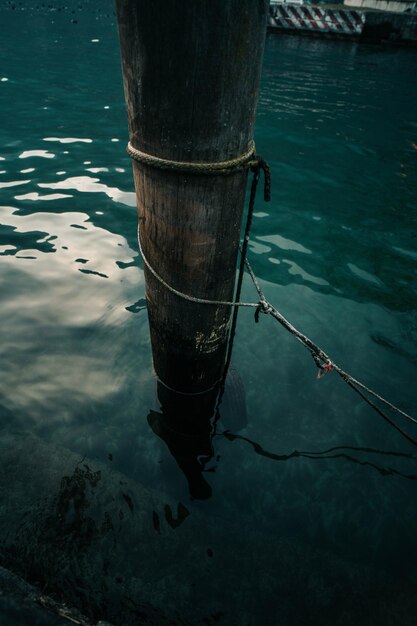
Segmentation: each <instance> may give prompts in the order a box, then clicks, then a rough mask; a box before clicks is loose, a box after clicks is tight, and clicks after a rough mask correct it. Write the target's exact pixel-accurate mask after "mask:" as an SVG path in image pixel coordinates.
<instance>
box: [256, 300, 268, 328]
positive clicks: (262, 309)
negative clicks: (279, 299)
mask: <svg viewBox="0 0 417 626" xmlns="http://www.w3.org/2000/svg"><path fill="white" fill-rule="evenodd" d="M271 312H272V306H271V305H270V304H269V302H267V301H266V300H264V299H263V298H262V299H261V300H259V303H258V306H257V307H256V311H255V322H256V324H258V322H259V314H260V313H263V314H264V315H269V313H271Z"/></svg>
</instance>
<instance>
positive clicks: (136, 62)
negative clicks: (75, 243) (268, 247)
mask: <svg viewBox="0 0 417 626" xmlns="http://www.w3.org/2000/svg"><path fill="white" fill-rule="evenodd" d="M116 4H117V15H118V23H119V35H120V45H121V54H122V66H123V77H124V86H125V97H126V103H127V110H128V121H129V133H130V140H131V142H132V145H133V146H134V147H135V148H138V149H139V150H141V151H143V152H146V153H149V154H151V155H154V156H157V157H162V158H166V159H172V160H176V161H203V162H214V161H223V160H227V159H231V158H234V157H236V156H239V155H241V154H242V153H244V152H245V151H246V150H247V149H248V147H249V146H250V142H251V140H252V138H253V130H254V123H255V112H256V104H257V98H258V89H259V80H260V73H261V65H262V56H263V48H264V38H265V27H266V14H267V0H152V1H150V0H117V1H116ZM134 179H135V188H136V195H137V204H138V213H139V220H140V225H141V241H142V245H143V249H144V253H145V255H146V257H147V259H148V260H149V262H150V263H151V264H152V266H153V267H154V268H155V270H156V271H157V272H158V273H159V274H160V275H161V276H162V277H163V278H164V279H165V280H166V282H167V283H169V284H170V285H172V286H173V287H174V288H176V289H178V290H180V291H182V292H184V293H187V294H190V295H193V296H196V297H200V298H208V299H215V300H228V301H229V300H231V299H232V298H233V287H234V283H235V271H236V257H237V249H238V242H239V234H240V226H241V220H242V212H243V208H244V201H245V188H246V179H247V172H238V173H234V174H231V175H228V176H204V175H194V174H184V173H178V172H167V171H162V170H157V169H155V168H151V167H149V166H144V165H138V164H137V163H135V162H134ZM145 278H146V282H147V301H148V313H149V321H150V329H151V339H152V349H153V359H154V367H155V371H156V373H157V375H158V376H159V378H160V379H161V380H162V381H164V382H165V383H166V384H168V385H169V386H170V387H173V388H175V389H177V390H180V391H191V392H193V391H200V390H203V389H206V388H208V387H210V386H211V385H213V384H214V383H215V382H216V381H217V380H218V379H219V378H220V377H221V373H222V368H223V365H224V358H225V353H226V346H227V336H228V330H229V321H230V313H231V311H230V308H229V307H216V306H211V305H210V306H209V305H201V304H194V303H191V302H186V301H185V300H183V299H181V298H179V297H178V296H176V295H174V294H172V293H171V292H169V291H168V290H167V289H166V288H165V287H163V286H162V285H161V284H160V283H159V282H158V281H157V280H156V279H155V278H154V277H153V276H152V274H151V273H150V272H149V271H147V270H146V269H145Z"/></svg>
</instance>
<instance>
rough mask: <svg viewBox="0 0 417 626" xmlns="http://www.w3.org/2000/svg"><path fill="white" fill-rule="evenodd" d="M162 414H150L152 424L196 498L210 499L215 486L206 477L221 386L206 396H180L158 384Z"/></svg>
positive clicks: (211, 451) (212, 452)
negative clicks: (214, 417) (204, 473)
mask: <svg viewBox="0 0 417 626" xmlns="http://www.w3.org/2000/svg"><path fill="white" fill-rule="evenodd" d="M157 393H158V399H159V402H160V404H161V411H160V412H158V411H150V412H149V415H148V423H149V426H150V427H151V428H152V430H153V432H154V433H155V434H156V435H158V437H160V438H161V439H162V440H163V441H164V442H165V443H166V445H167V446H168V449H169V451H170V453H171V454H172V456H173V457H174V459H175V461H176V462H177V464H178V467H179V468H180V469H181V471H182V472H183V473H184V475H185V477H186V479H187V482H188V487H189V490H190V495H191V497H192V498H196V499H199V500H206V499H207V498H210V497H211V493H212V492H211V487H210V485H209V484H208V483H207V481H206V480H205V478H204V476H203V470H204V463H207V461H208V460H209V459H211V458H212V457H213V455H214V450H213V445H212V418H213V415H214V412H215V409H216V403H217V397H218V393H219V389H218V387H214V388H213V389H212V390H211V391H209V392H207V393H204V394H193V395H185V394H179V393H176V392H175V391H172V390H170V389H168V388H167V387H165V385H163V384H162V383H160V382H158V386H157Z"/></svg>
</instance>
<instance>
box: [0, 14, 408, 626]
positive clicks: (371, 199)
mask: <svg viewBox="0 0 417 626" xmlns="http://www.w3.org/2000/svg"><path fill="white" fill-rule="evenodd" d="M0 32H1V43H0V51H1V52H0V119H1V125H0V223H1V225H0V255H1V259H0V268H1V274H0V281H1V301H0V316H1V323H0V335H1V345H0V363H1V366H0V368H1V375H0V404H1V413H0V417H1V428H2V430H1V432H2V437H3V438H6V439H7V437H8V436H9V434H10V433H19V434H23V435H24V436H28V437H29V436H30V437H34V439H31V441H40V442H42V445H43V444H45V445H48V446H50V449H52V450H55V449H56V455H55V456H56V461H57V462H58V460H59V459H58V457H59V456H60V454H61V453H60V452H59V450H61V449H65V450H69V451H71V452H72V453H73V454H74V455H78V457H79V459H89V460H91V462H94V463H96V464H98V466H100V467H103V468H107V469H106V471H108V475H109V476H123V477H126V479H127V480H130V481H132V483H131V484H133V483H138V484H140V485H143V486H144V488H145V489H147V490H149V491H150V492H152V493H153V492H155V493H158V494H160V498H161V501H164V498H166V499H167V501H168V500H169V501H170V502H175V503H181V507H183V508H181V507H180V508H179V509H178V511H179V513H178V515H179V517H181V515H180V513H181V511H184V510H185V511H186V512H187V513H186V516H187V515H188V517H187V519H186V520H185V521H184V522H183V527H185V526H186V524H188V523H190V524H191V523H192V524H194V528H195V532H196V533H197V534H198V537H199V540H198V541H201V542H202V545H203V544H204V536H205V535H204V534H205V532H206V531H207V533H213V532H214V530H213V529H217V530H218V533H220V534H219V535H218V536H217V538H216V540H214V539H212V540H213V541H217V544H216V545H217V546H218V550H217V552H216V551H215V550H214V549H213V545H212V544H210V543H207V550H205V551H204V553H201V560H199V559H197V560H195V559H194V557H193V563H192V564H191V562H190V561H189V556H188V554H189V550H190V546H189V545H188V544H187V543H186V542H184V544H183V545H182V544H181V538H180V540H179V545H178V550H177V552H176V553H175V555H176V556H175V558H176V559H177V562H176V566H177V569H176V574H175V575H171V576H166V577H164V570H163V567H162V565H161V574H160V576H161V578H163V582H162V583H161V581H158V584H156V583H155V585H154V586H152V585H151V586H150V588H147V589H146V598H147V601H148V602H149V603H150V604H152V606H154V607H157V608H158V609H160V610H161V611H165V612H167V615H168V617H167V618H166V619H171V620H172V621H171V622H168V621H167V622H165V621H163V618H162V617H160V618H159V619H160V620H161V621H158V618H155V617H154V618H151V617H149V616H148V617H146V611H145V610H143V612H142V617H141V618H139V617H138V621H137V622H136V623H138V624H139V623H149V624H151V623H152V624H159V623H160V624H162V623H163V624H165V623H178V624H185V623H187V624H215V623H219V624H232V623H233V624H234V623H236V624H241V625H242V626H247V625H249V624H253V625H255V624H257V625H258V624H259V625H260V624H263V625H265V626H275V625H278V624H279V625H281V624H282V625H283V626H286V625H287V624H356V625H358V626H359V625H362V624H363V625H365V624H366V625H368V624H374V623H378V624H380V625H383V624H390V625H391V624H402V625H403V624H414V623H415V614H416V610H417V608H416V596H417V584H416V582H417V565H416V563H417V532H416V519H417V497H416V496H417V482H416V478H417V457H416V452H417V451H416V448H415V446H413V445H412V444H411V443H410V442H409V441H407V440H405V439H404V438H403V437H402V436H401V435H400V433H398V432H397V431H396V430H394V429H393V428H392V427H391V426H390V425H389V424H388V423H387V422H386V421H384V420H383V419H382V418H381V417H380V416H379V415H378V414H377V413H375V412H374V411H372V410H371V408H370V407H369V406H368V405H367V404H365V403H364V402H363V401H362V400H361V398H360V397H359V396H357V395H355V394H354V393H353V391H352V390H351V389H350V388H349V387H348V386H347V385H346V384H344V383H343V382H342V381H341V380H340V379H339V378H338V377H337V376H336V375H335V374H334V373H329V374H327V375H326V376H324V377H322V378H321V379H320V380H317V377H316V374H317V369H316V366H315V364H314V362H313V360H312V359H311V357H310V356H309V354H308V352H307V351H306V350H304V349H303V347H302V346H301V345H300V344H299V343H298V342H297V341H296V340H295V339H294V337H292V336H291V335H289V334H288V333H287V332H286V331H285V330H284V329H283V328H281V327H280V326H279V325H278V324H277V323H276V322H275V321H274V320H273V319H271V318H268V317H266V316H262V318H261V320H260V322H259V324H257V325H255V324H254V319H253V314H252V312H251V311H246V310H242V311H241V313H240V315H239V324H238V330H237V337H236V341H235V346H234V355H233V367H234V369H235V370H236V371H237V372H238V374H239V376H240V378H241V380H242V383H243V386H244V389H245V395H246V404H247V418H246V419H242V415H233V414H230V412H229V414H228V415H226V416H225V417H224V422H223V423H222V422H220V424H219V426H218V430H217V434H216V437H214V439H213V442H212V443H213V448H214V456H213V458H212V459H211V461H210V462H209V463H208V464H206V465H205V468H204V469H205V471H204V479H205V481H206V482H207V483H209V485H210V487H211V490H212V496H211V498H209V499H207V500H205V501H200V500H198V499H192V498H191V497H190V493H189V489H188V484H187V480H186V478H185V476H184V474H183V472H182V471H181V469H180V468H179V466H178V463H177V462H176V460H175V459H174V457H173V456H172V454H171V452H170V449H169V448H168V447H167V445H166V444H165V443H164V441H163V440H162V439H161V438H160V437H158V436H156V434H155V433H154V432H153V430H152V429H151V428H150V422H149V419H148V417H149V415H150V412H152V411H154V412H157V411H158V409H159V407H158V400H157V397H156V393H155V379H154V375H153V371H152V356H151V350H150V341H149V331H148V321H147V314H146V304H145V299H144V298H145V285H144V274H143V264H142V261H141V259H140V258H139V255H138V247H137V242H136V209H135V196H134V190H133V179H132V171H131V163H130V161H129V158H128V156H127V155H126V153H125V144H126V142H127V139H128V136H127V116H126V111H125V103H124V96H123V87H122V78H121V68H120V60H119V50H118V40H117V26H116V24H115V17H114V14H113V7H112V6H111V4H110V3H107V2H106V3H98V2H97V3H91V2H90V3H82V2H80V3H71V2H67V3H65V5H64V3H62V6H61V5H60V4H59V3H58V4H56V5H51V6H49V7H48V6H46V5H43V4H42V5H41V4H34V3H17V2H16V3H14V4H13V3H7V4H4V5H2V7H1V8H0ZM416 69H417V51H415V50H408V49H400V48H389V47H388V48H384V47H379V46H366V45H359V44H356V43H350V42H342V41H327V40H326V41H324V40H313V39H304V38H298V37H289V36H281V35H275V34H269V35H268V36H267V42H266V52H265V61H264V69H263V77H262V85H261V94H260V101H259V108H258V117H257V125H256V136H255V139H256V144H257V149H258V152H259V153H260V154H262V156H263V157H264V158H265V159H266V160H267V161H268V162H269V164H270V165H271V169H272V181H273V182H272V200H271V202H270V203H269V204H265V203H263V201H262V199H261V195H259V197H258V199H257V205H256V210H255V218H254V223H253V228H252V234H251V240H250V261H251V263H252V265H253V269H254V271H255V273H256V275H257V276H258V277H259V280H260V283H261V286H262V288H263V290H264V291H265V294H266V296H267V298H268V299H269V300H270V301H271V303H273V304H274V306H276V307H277V308H278V309H279V310H280V311H281V312H282V313H283V314H284V315H285V316H286V317H287V318H288V319H289V320H291V322H292V323H293V324H295V325H296V326H297V327H298V328H299V329H300V330H302V331H303V332H304V333H306V334H307V335H308V336H309V337H311V338H312V339H313V340H314V341H315V342H316V343H318V344H319V345H320V346H321V347H322V348H323V349H324V350H325V351H326V352H327V353H328V354H329V355H330V356H331V358H332V359H333V360H334V361H335V362H337V363H338V364H339V365H341V366H342V367H343V368H344V369H346V370H348V371H349V372H350V373H352V375H354V376H355V377H357V378H359V379H360V380H362V381H363V382H365V384H366V385H368V386H370V387H372V388H374V389H376V390H377V391H378V392H379V393H381V394H382V395H384V396H385V397H387V398H388V399H390V400H391V401H392V402H394V403H395V404H398V405H399V406H400V407H401V408H402V409H403V410H404V411H406V412H408V413H411V414H414V415H416V408H417V385H416V380H417V378H416V375H417V281H416V269H417V245H416V224H417V175H416V162H417V106H416V103H417V81H416ZM243 297H244V299H253V298H255V297H256V294H255V292H254V291H253V288H252V286H251V284H250V283H249V281H248V280H247V281H246V282H245V285H244V295H243ZM392 417H393V419H394V421H395V422H396V423H397V424H399V425H400V426H401V427H402V428H404V429H405V430H407V432H409V433H410V434H411V435H413V436H414V437H415V438H417V426H416V425H415V424H410V423H408V422H407V421H406V420H404V419H403V418H402V417H401V416H399V415H397V416H395V415H393V416H392ZM225 431H227V432H226V434H224V432H225ZM222 433H223V434H222ZM33 445H34V444H33ZM295 451H297V452H300V451H302V452H303V453H304V454H302V455H300V454H297V453H296V452H295ZM23 461H24V460H22V458H19V457H18V456H17V458H16V468H17V470H16V471H17V474H16V485H18V484H19V485H20V487H21V484H22V482H21V480H20V479H19V474H18V471H19V467H20V466H21V464H22V463H23ZM103 471H104V470H103ZM8 480H9V479H8ZM20 487H19V488H20ZM27 489H28V491H30V490H31V485H30V480H29V481H28V483H27ZM126 501H127V500H126ZM127 503H128V505H129V502H128V501H127ZM16 506H19V505H18V504H17V505H16ZM129 508H131V507H130V505H129ZM0 510H1V506H0ZM127 511H128V512H129V509H127ZM30 514H31V513H30V511H29V512H27V511H26V512H25V515H30ZM22 516H23V512H22ZM168 517H169V516H168ZM168 517H167V519H168ZM182 517H185V516H184V515H183V516H182ZM158 525H159V518H158V520H156V518H155V517H154V529H155V533H156V534H157V535H158V533H160V532H161V530H160V528H159V526H158ZM0 526H1V528H2V532H3V536H1V537H0V545H3V543H4V533H5V531H4V528H5V524H4V523H3V524H2V525H0ZM6 526H7V523H6ZM174 526H175V525H174ZM229 528H230V529H233V532H232V531H230V532H229V531H227V532H226V530H225V529H229ZM207 529H210V530H207ZM179 532H180V529H178V533H179ZM216 532H217V531H216ZM222 533H223V534H222ZM240 535H241V537H242V540H241V541H240ZM178 536H180V535H178ZM207 536H208V535H207ZM161 537H163V534H162V535H161ZM180 537H181V536H180ZM210 537H212V536H211V535H210ZM219 537H220V538H219ZM136 539H138V538H136ZM61 540H62V541H64V542H65V528H64V527H63V537H62V538H61ZM72 540H73V537H72V539H71V541H72ZM22 541H25V538H24V537H22ZM138 541H139V539H138ZM184 541H185V540H184ZM196 541H197V540H196ZM234 541H236V542H237V543H236V546H240V550H241V551H244V552H245V555H246V556H245V559H246V560H245V567H244V568H242V565H241V561H240V560H239V558H240V556H239V554H236V562H235V563H236V564H235V566H234V565H233V560H231V561H228V562H227V566H225V565H224V563H223V564H221V563H217V562H216V557H217V555H218V552H219V551H220V552H222V551H223V550H224V551H225V553H226V552H227V550H230V549H231V548H230V546H234V545H235V544H233V542H234ZM239 541H240V543H239ZM222 542H223V543H222ZM133 543H134V542H133ZM45 545H47V541H46V542H45ZM55 545H56V544H55ZM73 545H74V550H73V554H72V558H74V559H77V550H78V549H80V550H81V548H80V546H79V544H77V542H75V543H74V544H73ZM77 546H78V547H77ZM242 546H243V548H242ZM118 550H119V551H120V550H121V551H122V552H123V551H124V552H123V554H124V555H125V556H124V558H125V569H126V572H132V571H134V569H135V564H134V563H133V564H132V562H131V560H132V557H131V555H130V553H129V549H128V548H127V547H126V546H124V547H123V546H122V547H120V546H118V544H117V540H115V542H114V544H113V546H112V548H111V550H110V552H109V555H108V560H109V563H110V567H111V561H112V558H113V557H112V554H113V553H117V552H118ZM236 552H238V550H237V549H236ZM266 553H268V558H266V556H265V554H266ZM0 555H1V558H2V559H3V561H4V563H6V564H7V566H8V567H9V568H11V569H13V559H10V555H9V554H8V556H7V559H6V556H5V553H4V551H3V549H2V550H0ZM80 558H81V556H80ZM149 558H150V561H149V563H141V564H140V567H141V569H142V570H143V569H145V570H146V568H147V567H149V569H152V568H154V567H156V568H157V569H158V567H159V565H158V563H156V564H155V563H152V562H151V560H152V557H151V555H150V557H149ZM0 564H1V563H0ZM16 569H17V570H18V573H19V574H21V575H25V572H24V571H22V568H21V567H17V566H16ZM188 569H189V571H190V572H192V578H190V577H191V574H190V576H188V574H187V571H188ZM26 575H27V576H28V577H29V578H30V577H31V575H32V580H31V582H36V583H39V584H46V585H47V589H48V590H49V591H50V592H51V593H55V594H56V595H57V597H59V598H64V599H65V598H67V599H69V600H70V601H71V602H72V603H75V604H76V603H77V596H74V595H72V594H71V593H70V592H69V590H68V587H69V585H70V583H68V584H67V586H65V584H63V583H62V581H60V582H59V585H58V584H57V585H55V586H54V583H53V582H52V581H51V580H47V578H48V577H47V574H45V573H44V574H42V573H40V572H37V573H36V576H34V575H33V572H32V570H31V569H30V568H28V571H27V572H26ZM94 575H95V576H96V577H97V576H98V577H100V576H103V577H105V575H104V574H103V573H102V572H94ZM129 575H131V574H129ZM42 576H45V579H42ZM200 577H201V580H204V589H200V590H199V591H198V592H197V591H196V592H195V594H196V595H193V594H194V587H193V585H194V586H195V584H196V581H199V580H200ZM33 578H35V580H33ZM155 580H156V579H155ZM254 581H256V584H255V582H254ZM119 582H120V581H119ZM79 584H80V588H81V587H82V586H83V585H85V584H86V583H85V581H81V582H80V583H79ZM124 584H125V583H124V582H123V584H122V586H123V585H124ZM126 584H128V582H126ZM197 584H198V582H197ZM119 588H120V585H119ZM110 589H113V587H112V586H111V583H110V582H109V583H108V590H110ZM184 590H185V591H184ZM219 590H221V591H219ZM236 590H240V593H241V594H242V598H243V596H244V598H243V599H242V600H241V601H242V603H243V604H242V605H240V604H239V605H237V604H236V599H235V598H236V597H238V596H237V595H236V593H237V592H236ZM235 592H236V593H235ZM117 593H119V592H117ZM117 593H116V592H115V591H114V590H113V591H111V592H110V591H107V592H102V596H100V597H99V596H98V595H97V596H95V597H94V598H93V597H90V600H91V605H94V611H93V612H92V615H93V616H94V618H95V619H98V618H100V617H101V618H107V619H111V620H112V621H113V622H114V623H117V624H126V623H132V622H128V621H127V620H128V618H126V617H124V615H123V614H121V613H120V612H118V610H115V609H114V608H113V604H114V605H115V606H116V604H117V602H118V600H117V597H116V596H117ZM120 593H122V591H120ZM184 597H186V598H187V602H185V601H184ZM249 597H250V598H251V601H250V602H248V600H247V598H249ZM79 598H82V594H81V592H80V593H79ZM176 598H177V602H176ZM137 599H138V602H140V601H141V596H140V590H139V592H138V596H137ZM245 602H246V604H245ZM79 603H80V605H82V609H83V611H84V613H85V612H86V611H87V612H88V601H86V599H85V597H83V598H82V599H80V600H79ZM196 603H198V605H199V607H198V608H197V607H196V606H194V605H195V604H196ZM117 606H118V605H117ZM172 607H174V608H175V611H174V609H173V608H172ZM242 607H243V608H242ZM174 613H175V615H174ZM190 616H191V617H190ZM129 619H130V618H129ZM140 619H142V620H143V621H140ZM152 619H154V621H152ZM164 619H165V618H164ZM147 620H149V621H147ZM176 620H177V621H176ZM181 620H183V621H181ZM187 620H188V621H187ZM204 620H206V621H204Z"/></svg>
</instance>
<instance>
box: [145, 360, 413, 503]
mask: <svg viewBox="0 0 417 626" xmlns="http://www.w3.org/2000/svg"><path fill="white" fill-rule="evenodd" d="M157 395H158V400H159V402H160V411H155V410H150V411H149V414H148V417H147V420H148V424H149V426H150V428H151V430H152V431H153V433H154V434H155V435H157V436H158V437H159V438H160V439H162V440H163V441H164V443H165V444H166V445H167V447H168V450H169V452H170V454H171V455H172V457H173V458H174V459H175V462H176V463H177V466H178V467H179V469H180V470H181V471H182V472H183V474H184V475H185V477H186V479H187V483H188V488H189V493H190V496H191V499H197V500H206V499H209V498H210V497H211V496H212V488H211V486H210V484H209V482H208V480H207V478H206V476H205V475H207V473H209V472H214V471H216V467H213V466H210V462H211V461H212V460H213V459H215V461H216V462H218V461H219V459H220V456H219V455H216V451H215V448H214V439H215V438H221V437H222V438H224V439H226V440H227V441H229V442H234V441H242V442H246V443H248V444H249V445H250V446H251V448H252V449H253V451H254V452H255V453H256V454H257V455H259V456H261V457H264V458H267V459H269V460H272V461H281V462H282V461H293V460H296V459H310V460H313V461H337V460H344V461H347V462H348V463H352V464H355V465H357V466H362V467H363V468H371V469H373V470H375V471H376V472H378V473H379V474H380V475H381V476H397V477H399V478H403V479H407V480H417V472H416V473H406V472H404V471H400V470H399V469H396V468H394V467H391V465H390V464H388V461H387V462H382V463H381V462H379V461H378V463H377V462H375V459H376V458H378V459H383V458H384V457H385V459H402V460H405V459H407V460H411V461H417V456H416V455H415V454H411V453H406V452H396V451H389V450H383V449H377V448H372V447H363V446H349V445H339V446H334V447H331V448H328V449H326V450H323V451H317V452H316V451H309V450H292V451H291V452H288V453H281V454H278V453H274V452H271V451H269V450H266V449H265V448H264V447H263V446H261V445H260V444H259V443H257V442H256V441H254V440H252V439H250V438H248V437H245V436H243V435H240V434H237V433H238V432H239V431H240V430H242V429H243V428H244V427H245V426H246V425H247V412H246V398H245V391H244V388H243V385H242V382H241V379H240V377H239V375H238V373H237V372H236V371H235V370H233V369H232V370H231V371H230V373H229V376H228V378H227V382H226V385H225V390H224V394H223V395H222V394H220V397H221V401H220V403H219V389H218V388H215V389H213V390H212V391H211V392H210V393H208V394H204V395H184V394H178V393H176V392H174V391H172V390H170V389H168V388H167V387H165V386H164V385H163V384H162V383H160V382H158V383H157ZM219 425H223V426H224V425H226V429H225V430H223V431H221V432H219V430H218V426H219ZM231 429H233V430H234V431H235V432H232V431H231Z"/></svg>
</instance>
